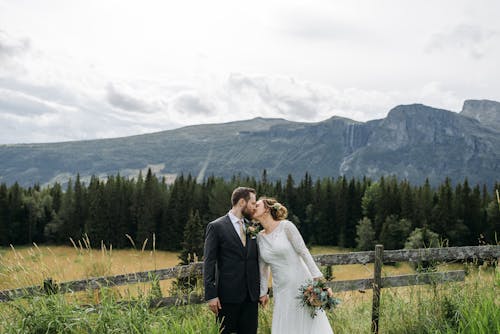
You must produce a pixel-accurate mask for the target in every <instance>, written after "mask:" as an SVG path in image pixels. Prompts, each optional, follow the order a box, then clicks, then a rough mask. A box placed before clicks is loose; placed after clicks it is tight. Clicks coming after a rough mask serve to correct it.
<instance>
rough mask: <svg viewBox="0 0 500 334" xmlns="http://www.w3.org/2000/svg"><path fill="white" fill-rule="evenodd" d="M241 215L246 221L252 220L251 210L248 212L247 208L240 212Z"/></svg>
mask: <svg viewBox="0 0 500 334" xmlns="http://www.w3.org/2000/svg"><path fill="white" fill-rule="evenodd" d="M241 214H242V215H243V217H244V218H246V219H247V220H252V219H253V210H249V209H248V208H247V207H245V208H244V209H243V210H242V211H241Z"/></svg>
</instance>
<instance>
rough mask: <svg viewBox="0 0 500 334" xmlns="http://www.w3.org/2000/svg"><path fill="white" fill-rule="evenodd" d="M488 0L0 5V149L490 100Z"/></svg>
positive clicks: (497, 96) (499, 5)
mask: <svg viewBox="0 0 500 334" xmlns="http://www.w3.org/2000/svg"><path fill="white" fill-rule="evenodd" d="M499 17H500V1H497V0H476V1H472V0H471V1H461V0H450V1H448V0H440V1H430V0H429V1H427V0H418V1H417V0H415V1H405V0H394V1H378V0H358V1H353V0H349V1H348V0H345V1H336V0H325V1H321V0H304V1H293V0H292V1H291V0H286V1H284V0H280V1H273V0H262V1H260V0H252V1H235V0H228V1H218V0H214V1H206V0H202V1H190V0H182V1H167V0H163V1H160V0H158V1H150V0H140V1H139V0H137V1H135V0H128V1H127V0H116V1H115V0H81V1H76V0H72V1H70V0H0V144H6V143H21V142H24V143H25V142H53V141H66V140H81V139H93V138H109V137H117V136H128V135H133V134H140V133H149V132H154V131H160V130H167V129H172V128H177V127H180V126H184V125H188V124H199V123H214V122H217V123H218V122H227V121H234V120H241V119H250V118H254V117H257V116H261V117H280V118H285V119H288V120H294V121H321V120H324V119H327V118H329V117H331V116H334V115H337V116H343V117H348V118H352V119H354V120H358V121H366V120H371V119H376V118H382V117H385V116H386V115H387V113H388V111H389V110H390V109H391V108H393V107H395V106H396V105H398V104H410V103H423V104H427V105H431V106H433V107H438V108H444V109H448V110H452V111H460V110H461V108H462V104H463V101H464V100H466V99H491V100H496V101H500V66H499V61H498V59H500V20H499Z"/></svg>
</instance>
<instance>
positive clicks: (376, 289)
mask: <svg viewBox="0 0 500 334" xmlns="http://www.w3.org/2000/svg"><path fill="white" fill-rule="evenodd" d="M383 252H384V246H383V245H376V246H375V261H374V262H375V267H374V269H373V303H372V333H374V334H378V320H379V315H380V288H381V286H382V263H383V262H382V256H383Z"/></svg>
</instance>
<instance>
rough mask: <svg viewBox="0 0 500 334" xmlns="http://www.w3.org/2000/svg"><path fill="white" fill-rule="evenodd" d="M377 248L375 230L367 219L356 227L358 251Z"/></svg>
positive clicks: (362, 220)
mask: <svg viewBox="0 0 500 334" xmlns="http://www.w3.org/2000/svg"><path fill="white" fill-rule="evenodd" d="M374 247H375V230H374V229H373V226H372V222H371V220H370V219H368V218H367V217H365V218H363V219H361V220H360V221H359V223H358V225H356V249H358V250H360V251H367V250H373V248H374Z"/></svg>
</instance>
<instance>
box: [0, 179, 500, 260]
mask: <svg viewBox="0 0 500 334" xmlns="http://www.w3.org/2000/svg"><path fill="white" fill-rule="evenodd" d="M237 186H249V187H253V188H255V189H256V190H257V194H258V196H261V195H266V196H273V197H276V198H277V199H278V200H279V201H280V202H282V203H283V204H284V205H285V206H287V208H288V209H289V219H290V220H291V221H292V222H293V223H295V224H296V225H297V226H298V228H299V230H300V232H301V233H302V235H303V237H304V239H305V241H306V243H308V244H310V245H312V244H314V245H333V246H340V247H349V248H357V249H360V250H366V249H372V247H373V245H374V244H375V243H376V242H379V243H383V244H384V246H385V248H386V249H398V248H403V247H405V245H406V246H407V247H408V246H413V247H428V246H439V245H442V244H443V243H445V244H447V245H451V246H464V245H478V244H480V243H496V242H497V241H496V233H497V232H499V231H500V212H499V203H498V202H497V199H496V197H495V194H494V193H493V192H490V191H489V190H488V187H487V186H486V185H482V186H480V185H475V186H471V185H469V183H468V181H467V179H465V180H464V181H463V182H461V183H458V184H456V185H452V182H451V180H450V179H445V180H444V181H443V182H442V183H441V184H440V185H438V186H437V187H432V186H431V185H430V184H429V182H428V181H426V182H425V183H424V184H423V185H411V184H410V183H409V182H408V181H407V180H398V179H397V178H396V177H381V178H380V179H378V180H376V181H374V180H371V179H369V178H366V177H365V178H362V179H355V178H351V179H348V178H345V177H343V176H341V177H338V178H322V179H316V180H313V178H312V176H311V175H310V174H309V173H306V174H305V175H304V177H303V178H302V179H301V180H294V179H293V177H292V176H291V175H288V177H287V178H286V180H275V181H270V180H268V178H267V173H266V171H265V170H264V171H263V173H262V176H261V177H260V178H259V179H256V178H253V177H241V176H233V177H232V178H231V179H229V180H225V179H223V178H220V177H215V176H210V177H208V178H206V180H204V181H203V183H197V182H196V179H195V178H193V177H192V176H191V175H187V176H185V175H180V176H178V177H177V178H176V179H175V181H174V182H173V183H172V184H167V183H166V182H165V179H163V178H158V177H156V176H155V175H154V174H153V173H152V172H151V170H148V172H147V174H146V176H145V177H144V176H143V175H142V174H139V176H138V177H137V178H127V177H123V176H120V175H119V174H118V175H113V176H109V177H108V178H107V179H106V180H101V179H99V178H98V177H96V176H93V177H92V178H91V179H90V182H89V183H88V184H85V183H84V182H82V181H81V179H80V176H79V175H78V176H77V177H76V179H75V180H74V181H71V180H70V181H69V182H68V184H67V185H66V186H65V187H64V189H63V188H62V186H61V185H60V184H58V183H55V184H53V185H50V186H47V187H43V188H42V187H40V186H39V185H34V186H32V187H28V188H23V187H21V186H19V185H18V184H17V183H15V184H14V185H12V186H10V187H8V186H7V185H6V184H0V245H1V246H8V245H10V244H12V245H16V246H17V245H23V244H31V243H33V242H35V243H38V244H40V243H51V244H68V243H69V240H70V238H71V239H73V240H75V241H76V240H79V239H81V238H82V237H84V236H85V235H87V236H88V238H89V240H90V242H91V244H92V246H93V247H100V246H101V242H102V243H104V244H106V245H108V246H109V245H112V246H113V247H114V248H126V247H131V246H132V245H137V247H144V248H147V249H151V248H152V247H155V248H156V249H160V250H171V251H180V252H181V259H182V262H184V263H187V262H190V261H192V260H193V254H196V256H198V257H201V255H202V250H203V239H204V231H205V227H206V225H207V224H208V223H209V222H210V221H212V220H213V219H215V218H217V217H219V216H221V215H224V214H225V213H227V211H228V210H229V208H230V197H231V192H232V190H233V189H234V188H235V187H237ZM498 186H499V185H498V184H495V187H494V189H498ZM153 235H154V238H153Z"/></svg>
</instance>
